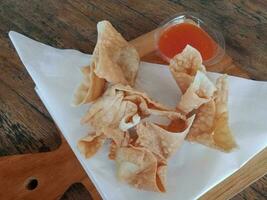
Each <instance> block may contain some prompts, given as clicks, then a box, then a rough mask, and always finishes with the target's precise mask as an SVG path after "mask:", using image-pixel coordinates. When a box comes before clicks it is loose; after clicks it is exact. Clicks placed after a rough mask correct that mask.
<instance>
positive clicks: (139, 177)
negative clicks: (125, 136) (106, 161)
mask: <svg viewBox="0 0 267 200" xmlns="http://www.w3.org/2000/svg"><path fill="white" fill-rule="evenodd" d="M116 163H117V175H118V178H119V180H121V181H124V182H127V183H128V184H130V185H132V186H134V187H136V188H139V189H144V190H150V191H155V192H165V190H166V189H165V188H166V165H163V164H160V163H158V162H157V159H156V157H155V156H154V154H153V153H152V152H150V151H149V150H147V149H146V148H142V147H134V146H130V147H124V148H119V149H118V151H117V156H116Z"/></svg>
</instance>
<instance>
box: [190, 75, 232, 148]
mask: <svg viewBox="0 0 267 200" xmlns="http://www.w3.org/2000/svg"><path fill="white" fill-rule="evenodd" d="M216 87H217V91H216V94H215V98H214V100H211V101H210V102H208V103H206V104H204V105H202V106H201V107H200V108H199V109H198V110H197V112H196V118H195V121H194V123H193V125H192V127H191V130H190V131H189V134H188V136H187V139H188V140H190V141H196V142H199V143H201V144H204V145H207V146H210V147H213V148H216V149H219V150H222V151H225V152H228V151H231V150H232V149H233V148H235V147H236V146H237V145H236V142H235V140H234V137H233V136H232V133H231V130H230V128H229V125H228V109H227V99H228V82H227V76H225V75H224V76H221V77H219V78H218V79H217V82H216Z"/></svg>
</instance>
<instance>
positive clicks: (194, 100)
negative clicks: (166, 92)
mask: <svg viewBox="0 0 267 200" xmlns="http://www.w3.org/2000/svg"><path fill="white" fill-rule="evenodd" d="M215 91H216V87H215V85H214V84H213V83H212V82H211V81H210V80H209V78H208V77H207V76H206V75H205V74H204V73H203V72H201V71H198V72H197V74H196V76H195V78H194V81H193V82H192V83H191V85H190V86H189V88H188V89H187V90H186V92H185V93H184V94H183V95H182V97H181V100H180V102H179V103H178V105H177V108H178V109H179V110H181V111H183V112H184V113H185V114H187V113H189V112H191V111H193V110H194V109H197V108H199V107H200V106H201V105H202V104H204V103H207V102H208V101H210V100H211V99H212V98H213V95H214V92H215Z"/></svg>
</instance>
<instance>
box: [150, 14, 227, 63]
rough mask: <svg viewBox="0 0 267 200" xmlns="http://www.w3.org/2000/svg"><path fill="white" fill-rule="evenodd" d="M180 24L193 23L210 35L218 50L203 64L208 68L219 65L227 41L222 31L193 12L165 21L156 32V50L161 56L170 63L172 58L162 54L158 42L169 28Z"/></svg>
mask: <svg viewBox="0 0 267 200" xmlns="http://www.w3.org/2000/svg"><path fill="white" fill-rule="evenodd" d="M180 23H193V24H194V25H197V26H198V27H199V28H201V29H202V30H204V31H205V32H206V33H208V34H209V36H210V37H211V38H212V39H213V40H214V41H215V43H216V44H217V45H216V50H215V53H214V55H213V56H212V57H211V58H210V59H208V60H205V61H203V64H204V65H206V66H209V65H213V64H216V63H218V62H219V61H220V60H221V59H222V58H223V56H224V54H225V41H224V37H223V35H222V34H221V32H220V31H218V30H214V29H212V28H211V27H209V26H208V25H207V24H206V23H205V22H203V21H202V20H201V19H200V18H199V17H198V14H196V13H192V12H183V13H179V14H177V15H175V16H173V17H171V18H169V19H166V20H164V21H163V22H162V23H161V24H160V26H159V28H158V29H157V31H156V32H155V41H156V48H157V51H158V53H159V55H160V56H161V57H162V58H163V59H164V60H165V61H167V62H169V61H170V58H168V57H166V56H165V55H163V54H162V53H161V51H160V50H159V48H158V41H159V39H160V36H161V34H162V33H163V32H164V31H165V30H166V29H168V28H169V27H171V26H173V25H177V24H180Z"/></svg>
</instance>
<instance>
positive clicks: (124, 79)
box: [73, 21, 140, 105]
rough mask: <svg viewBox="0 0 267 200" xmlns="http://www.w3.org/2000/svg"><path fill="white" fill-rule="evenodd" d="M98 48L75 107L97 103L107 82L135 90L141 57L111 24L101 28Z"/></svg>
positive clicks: (102, 25)
mask: <svg viewBox="0 0 267 200" xmlns="http://www.w3.org/2000/svg"><path fill="white" fill-rule="evenodd" d="M97 32H98V38H97V44H96V46H95V49H94V52H93V56H92V61H91V64H90V66H88V67H85V68H84V69H82V73H83V75H84V80H83V82H82V84H81V85H80V86H79V88H78V89H77V91H76V92H75V95H74V102H73V104H74V105H80V104H84V103H88V102H91V101H94V100H95V99H97V98H98V97H99V96H101V95H102V94H103V92H104V88H105V82H108V83H113V84H115V83H121V84H125V85H131V86H133V85H134V83H135V78H136V75H137V71H138V68H139V62H140V59H139V55H138V52H137V51H136V49H135V48H134V47H133V46H132V45H131V44H129V43H128V42H127V41H126V40H125V39H124V38H123V37H122V36H121V34H120V33H118V32H117V31H116V30H115V28H114V27H113V26H112V25H111V24H110V22H108V21H101V22H99V23H98V24H97Z"/></svg>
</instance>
